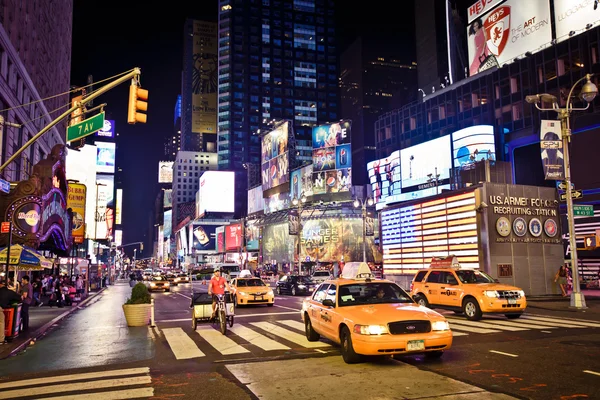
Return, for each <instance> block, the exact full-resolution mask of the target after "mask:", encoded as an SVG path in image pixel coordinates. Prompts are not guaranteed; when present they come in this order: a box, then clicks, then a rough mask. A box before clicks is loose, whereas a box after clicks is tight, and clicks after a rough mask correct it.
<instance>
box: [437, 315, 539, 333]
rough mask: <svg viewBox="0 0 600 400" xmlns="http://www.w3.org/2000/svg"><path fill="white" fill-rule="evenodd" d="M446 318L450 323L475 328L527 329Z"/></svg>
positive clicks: (524, 329) (513, 330) (515, 330)
mask: <svg viewBox="0 0 600 400" xmlns="http://www.w3.org/2000/svg"><path fill="white" fill-rule="evenodd" d="M447 319H448V322H450V323H451V324H459V325H467V326H474V327H477V328H488V329H500V330H505V331H512V332H517V331H526V330H528V329H526V328H515V327H512V326H498V325H494V324H489V323H487V322H480V321H469V320H466V319H455V318H447ZM459 329H462V328H459Z"/></svg>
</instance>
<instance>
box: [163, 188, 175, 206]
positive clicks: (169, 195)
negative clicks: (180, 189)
mask: <svg viewBox="0 0 600 400" xmlns="http://www.w3.org/2000/svg"><path fill="white" fill-rule="evenodd" d="M172 207H173V189H165V191H164V196H163V208H172Z"/></svg>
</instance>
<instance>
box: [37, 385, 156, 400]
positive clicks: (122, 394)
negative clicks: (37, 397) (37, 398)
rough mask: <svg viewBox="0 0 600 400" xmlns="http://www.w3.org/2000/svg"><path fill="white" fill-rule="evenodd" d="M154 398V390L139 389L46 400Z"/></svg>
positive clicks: (147, 388)
mask: <svg viewBox="0 0 600 400" xmlns="http://www.w3.org/2000/svg"><path fill="white" fill-rule="evenodd" d="M142 397H154V389H152V388H150V387H145V388H138V389H126V390H117V391H113V392H98V393H85V394H74V395H71V396H64V395H61V396H58V397H44V400H127V399H140V398H142Z"/></svg>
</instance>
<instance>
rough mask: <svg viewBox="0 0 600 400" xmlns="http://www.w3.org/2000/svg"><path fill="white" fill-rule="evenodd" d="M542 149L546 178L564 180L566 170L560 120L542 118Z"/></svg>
mask: <svg viewBox="0 0 600 400" xmlns="http://www.w3.org/2000/svg"><path fill="white" fill-rule="evenodd" d="M540 149H541V151H542V166H543V167H544V176H545V179H546V180H561V181H562V180H564V179H565V170H564V160H563V153H562V133H561V124H560V121H554V120H542V127H541V129H540Z"/></svg>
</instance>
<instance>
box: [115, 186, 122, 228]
mask: <svg viewBox="0 0 600 400" xmlns="http://www.w3.org/2000/svg"><path fill="white" fill-rule="evenodd" d="M122 215H123V189H117V199H116V200H115V224H117V225H121V223H122V222H121V220H122Z"/></svg>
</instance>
